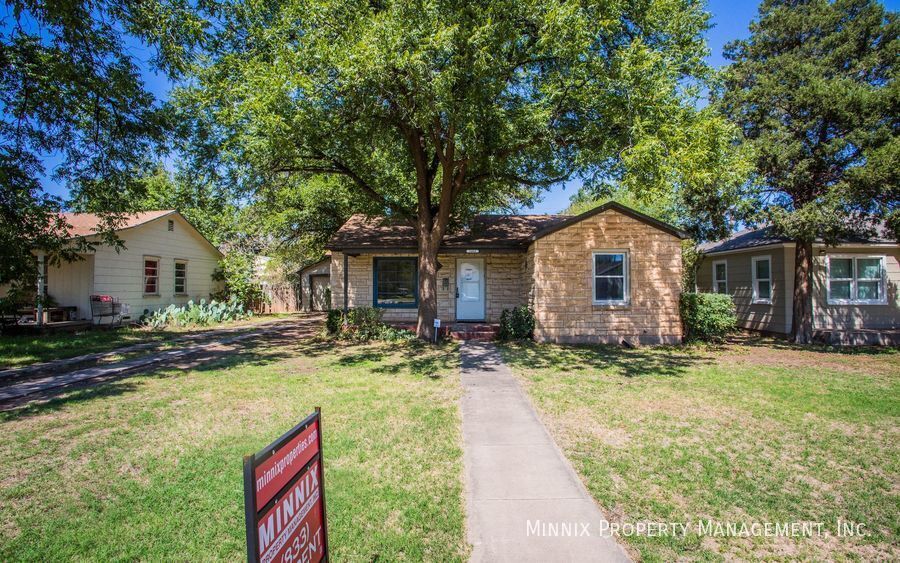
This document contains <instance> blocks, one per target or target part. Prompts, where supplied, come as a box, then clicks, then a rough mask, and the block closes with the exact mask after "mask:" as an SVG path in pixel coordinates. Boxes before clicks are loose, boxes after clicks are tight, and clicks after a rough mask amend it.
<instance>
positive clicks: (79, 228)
mask: <svg viewBox="0 0 900 563" xmlns="http://www.w3.org/2000/svg"><path fill="white" fill-rule="evenodd" d="M172 213H178V212H177V211H175V210H174V209H160V210H157V211H141V212H139V213H126V214H124V215H122V222H121V223H120V225H119V228H117V229H116V231H122V230H125V229H131V228H133V227H137V226H139V225H143V224H144V223H149V222H150V221H154V220H156V219H159V218H161V217H165V216H166V215H170V214H172ZM60 215H62V218H63V219H65V221H66V223H68V224H69V237H70V238H74V237H88V236H91V235H96V234H97V229H98V226H99V225H100V223H101V221H102V220H101V218H100V215H98V214H96V213H61V214H60Z"/></svg>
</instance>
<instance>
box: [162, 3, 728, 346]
mask: <svg viewBox="0 0 900 563" xmlns="http://www.w3.org/2000/svg"><path fill="white" fill-rule="evenodd" d="M206 17H208V18H209V19H210V22H211V25H210V33H209V35H208V37H207V38H206V41H205V48H204V49H203V50H202V51H201V52H199V53H198V56H197V58H196V59H195V61H196V64H195V66H194V68H193V71H194V76H195V79H194V82H193V83H192V85H191V87H189V88H187V89H184V90H182V91H181V92H180V93H178V94H177V96H176V98H177V100H178V103H179V104H180V105H181V106H182V107H185V108H191V109H190V112H189V113H191V114H192V115H194V116H200V117H203V118H205V124H204V125H203V126H200V127H197V130H198V131H201V132H202V137H203V143H206V144H207V145H209V144H210V142H211V141H215V144H216V145H217V150H216V151H215V154H216V156H217V157H218V158H219V159H220V161H221V163H220V166H221V167H222V168H223V169H225V170H227V171H229V173H237V174H238V175H239V176H240V179H239V180H237V183H240V184H241V185H244V186H246V187H247V188H248V190H250V191H253V192H254V193H258V192H259V190H269V189H273V187H274V186H277V185H278V184H280V183H283V182H285V181H286V178H290V177H292V176H294V175H299V176H301V177H302V176H310V175H322V174H325V175H332V176H338V177H340V178H342V180H343V181H344V182H345V184H346V185H347V187H348V188H349V189H350V190H352V191H353V192H354V193H356V194H361V195H364V196H365V197H367V198H368V199H369V200H371V201H372V202H373V204H374V206H373V210H372V211H373V212H379V213H386V214H390V215H392V216H394V217H395V218H398V219H401V220H406V221H408V222H409V223H410V224H412V225H414V226H415V227H416V229H417V232H418V238H419V249H420V252H419V255H420V264H419V269H420V272H419V273H420V275H419V280H420V288H419V289H420V303H422V306H420V309H419V310H420V319H419V324H420V328H421V327H422V326H423V325H427V330H429V331H430V330H431V322H430V319H429V318H428V316H429V315H433V311H430V308H429V304H430V303H431V302H432V301H433V300H434V299H433V295H432V291H431V290H432V289H433V288H432V287H431V285H433V284H434V271H433V270H434V266H435V263H436V260H435V259H434V257H435V255H436V252H437V250H438V248H439V247H440V243H441V240H442V238H443V236H444V235H445V234H446V232H447V229H448V227H449V226H450V224H451V223H452V222H453V221H464V220H465V218H466V217H468V216H470V215H471V214H472V213H474V212H476V211H480V210H485V209H499V208H505V207H511V206H513V205H516V204H520V203H523V202H524V203H528V202H530V201H531V200H532V198H534V197H535V195H536V194H537V193H538V192H539V190H541V189H543V188H545V187H547V186H549V185H551V184H553V183H555V182H558V181H562V180H565V179H569V178H574V177H580V178H581V179H583V180H584V181H585V182H588V183H591V184H600V183H602V182H604V181H608V180H610V179H615V180H616V181H618V182H623V183H625V184H628V185H633V186H637V185H638V184H640V185H641V189H642V190H644V191H650V190H668V189H671V186H667V185H666V184H667V181H666V180H667V179H668V178H670V177H671V174H672V172H671V170H673V169H676V168H678V167H682V168H683V169H682V171H680V172H678V173H677V174H678V175H679V177H694V178H697V179H698V180H699V179H700V177H701V176H705V177H704V178H703V181H704V187H705V189H715V188H714V185H715V182H712V181H710V180H711V179H714V178H717V177H718V175H719V174H720V171H709V170H706V162H708V161H709V160H710V159H711V160H712V161H714V162H715V163H716V164H719V163H720V162H721V158H720V155H717V154H714V153H709V152H708V153H706V154H704V155H703V156H704V158H702V159H699V160H697V161H696V162H697V165H696V166H695V168H694V170H693V171H690V170H687V169H685V168H684V164H685V163H686V162H688V159H685V158H684V154H685V152H686V151H690V150H692V149H690V148H689V147H690V146H691V145H692V144H694V149H699V148H700V145H701V144H703V143H708V140H709V139H710V138H711V139H713V142H712V144H713V146H714V147H715V148H716V150H718V149H725V148H727V147H729V146H730V145H731V141H732V140H733V135H732V134H731V133H733V131H732V132H731V133H730V132H729V130H728V126H727V124H726V123H725V122H724V121H723V120H722V119H721V118H720V117H719V116H717V115H715V114H713V113H711V112H698V111H696V110H695V106H694V103H693V100H692V99H691V98H692V97H693V96H695V95H696V93H697V92H698V91H699V88H700V86H702V84H703V83H704V82H705V81H706V79H707V78H708V77H709V69H708V68H707V66H706V64H705V63H704V61H703V57H704V55H705V54H706V47H705V42H704V38H703V32H704V31H705V29H706V27H707V25H708V24H707V22H708V14H707V13H706V12H704V10H703V4H702V2H700V1H698V0H674V1H673V0H642V1H639V2H629V3H618V2H599V3H573V2H562V1H555V0H532V1H526V2H522V1H513V0H500V1H491V2H443V1H441V2H438V1H422V2H399V1H398V2H393V1H382V2H366V3H347V2H343V1H337V0H333V1H330V0H316V1H312V0H291V1H284V2H271V3H223V4H219V5H216V6H215V9H214V10H213V11H211V12H209V13H207V14H206ZM685 127H688V128H692V130H693V132H694V133H693V134H685V133H683V130H684V128H685ZM704 130H705V131H704ZM701 131H704V132H705V133H713V134H712V135H711V136H709V137H707V136H701V135H699V133H700V132H701ZM659 149H662V150H659ZM707 149H709V146H708V145H707V147H706V148H704V149H703V150H707ZM710 155H712V156H710ZM720 170H721V169H720ZM639 179H643V180H647V179H652V180H654V181H643V182H642V181H640V180H639ZM423 311H424V313H423ZM422 313H423V314H424V317H423V316H422ZM423 319H424V321H425V322H423Z"/></svg>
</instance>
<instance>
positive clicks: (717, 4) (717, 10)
mask: <svg viewBox="0 0 900 563" xmlns="http://www.w3.org/2000/svg"><path fill="white" fill-rule="evenodd" d="M884 4H885V6H886V7H887V8H888V9H890V10H897V9H898V8H900V0H888V1H886V2H884ZM757 6H759V2H757V1H755V0H709V3H708V8H707V9H708V10H709V12H710V13H712V24H713V27H712V29H710V30H709V31H708V32H707V40H708V41H709V49H710V56H709V58H708V60H709V62H710V64H712V65H713V66H715V67H719V66H722V65H724V64H725V63H726V61H725V59H724V58H723V57H722V48H723V47H724V45H725V44H726V43H728V42H729V41H731V40H733V39H740V38H744V37H747V36H748V35H749V25H750V21H751V20H752V19H753V18H754V17H755V16H756V9H757ZM131 49H132V55H133V56H134V57H135V58H136V59H138V60H141V61H143V60H146V59H147V58H149V55H150V53H149V52H148V51H147V50H146V49H144V48H143V47H141V46H139V45H133V46H131ZM143 76H144V81H145V84H146V86H147V88H148V89H149V90H150V91H151V92H152V93H153V94H154V95H155V96H156V97H157V98H160V99H166V98H167V96H168V92H169V89H170V88H171V83H170V82H169V80H168V79H167V78H166V77H165V76H163V75H161V74H157V73H154V72H152V71H149V70H147V71H145V72H144V74H143ZM47 164H48V165H49V166H48V168H49V167H50V166H52V164H53V162H52V159H48V161H47ZM48 184H49V185H48V186H47V188H48V191H50V192H51V193H54V194H57V195H61V196H65V195H66V194H65V188H64V187H63V186H61V185H55V184H54V183H53V182H48ZM579 187H580V183H578V182H568V183H566V184H558V185H556V186H553V187H552V188H551V189H550V190H548V191H547V192H546V193H544V194H543V197H542V198H541V200H540V201H539V202H538V203H536V204H535V205H534V206H532V207H531V208H529V209H523V210H522V211H523V212H527V213H558V212H560V211H562V210H563V209H565V208H566V207H567V206H568V205H569V198H570V197H571V196H572V195H573V194H575V192H577V191H578V188H579Z"/></svg>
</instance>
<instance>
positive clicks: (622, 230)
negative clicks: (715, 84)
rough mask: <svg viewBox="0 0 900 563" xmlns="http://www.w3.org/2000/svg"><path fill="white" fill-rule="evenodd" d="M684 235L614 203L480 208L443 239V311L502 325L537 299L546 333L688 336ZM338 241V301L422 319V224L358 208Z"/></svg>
mask: <svg viewBox="0 0 900 563" xmlns="http://www.w3.org/2000/svg"><path fill="white" fill-rule="evenodd" d="M683 238H684V234H683V233H681V232H680V231H678V230H677V229H675V228H674V227H672V226H670V225H667V224H665V223H663V222H661V221H658V220H656V219H653V218H651V217H648V216H646V215H644V214H642V213H639V212H637V211H635V210H633V209H630V208H628V207H625V206H623V205H621V204H618V203H614V202H611V203H607V204H605V205H602V206H600V207H598V208H595V209H592V210H590V211H588V212H586V213H583V214H581V215H577V216H564V215H479V216H478V217H476V218H475V220H474V221H473V222H472V225H471V226H470V227H469V228H466V229H461V230H459V231H458V232H455V233H453V234H450V235H448V236H447V237H446V238H445V240H444V242H443V244H442V247H441V252H440V254H439V256H438V262H439V269H438V273H437V288H438V317H439V318H440V319H441V320H442V322H443V323H444V324H452V323H464V322H484V323H496V322H498V321H499V319H500V313H501V312H502V311H503V310H504V309H509V308H512V307H516V306H519V305H528V306H530V307H531V308H532V310H533V311H534V313H535V320H536V328H535V339H536V340H538V341H549V342H566V343H595V342H606V343H616V344H618V343H621V342H622V341H627V342H629V343H631V344H638V343H642V344H669V343H676V342H680V341H681V320H680V317H679V313H678V298H679V295H680V293H681V239H683ZM327 247H328V249H329V250H331V253H332V255H331V295H332V306H333V307H335V308H344V307H345V306H346V307H351V308H352V307H364V306H368V307H377V308H380V309H382V310H383V312H384V319H385V321H387V322H394V323H413V322H415V319H416V314H417V307H418V295H417V293H418V291H417V287H418V280H417V273H416V272H417V268H416V238H415V231H414V229H413V227H411V226H409V225H407V224H401V223H396V222H392V221H391V220H390V219H387V218H384V217H374V218H373V217H366V216H363V215H354V216H353V217H351V218H350V220H348V221H347V223H346V224H344V226H343V227H341V229H340V230H339V231H338V232H337V233H336V234H335V235H334V237H333V238H332V240H331V241H330V242H329V244H328V245H327Z"/></svg>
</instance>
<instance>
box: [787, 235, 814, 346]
mask: <svg viewBox="0 0 900 563" xmlns="http://www.w3.org/2000/svg"><path fill="white" fill-rule="evenodd" d="M791 341H792V342H794V343H795V344H810V343H811V342H812V243H811V242H801V241H797V249H796V252H795V254H794V319H793V323H792V325H791Z"/></svg>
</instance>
